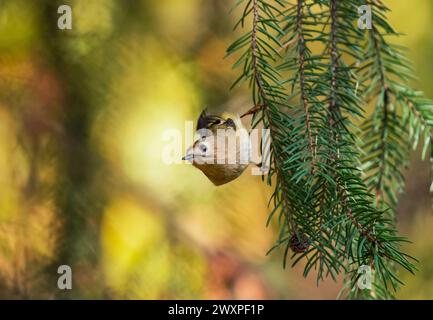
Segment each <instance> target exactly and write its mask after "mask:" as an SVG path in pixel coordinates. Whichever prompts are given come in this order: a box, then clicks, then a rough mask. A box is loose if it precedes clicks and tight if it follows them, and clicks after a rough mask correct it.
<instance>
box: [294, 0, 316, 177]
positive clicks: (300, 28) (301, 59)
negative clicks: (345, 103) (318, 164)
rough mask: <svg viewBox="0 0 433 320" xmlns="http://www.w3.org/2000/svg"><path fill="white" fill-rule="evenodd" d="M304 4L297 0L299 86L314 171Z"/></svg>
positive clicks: (301, 0) (302, 0)
mask: <svg viewBox="0 0 433 320" xmlns="http://www.w3.org/2000/svg"><path fill="white" fill-rule="evenodd" d="M303 5H304V0H298V2H297V11H296V12H297V13H296V32H297V34H298V45H299V87H300V91H301V100H302V105H303V107H304V112H305V123H306V131H307V135H308V145H309V148H310V152H311V157H312V163H311V164H312V171H314V167H315V149H314V142H313V134H312V129H311V119H310V112H309V101H308V96H307V92H306V89H305V87H306V85H305V51H306V46H305V38H304V34H303V24H302V22H303Z"/></svg>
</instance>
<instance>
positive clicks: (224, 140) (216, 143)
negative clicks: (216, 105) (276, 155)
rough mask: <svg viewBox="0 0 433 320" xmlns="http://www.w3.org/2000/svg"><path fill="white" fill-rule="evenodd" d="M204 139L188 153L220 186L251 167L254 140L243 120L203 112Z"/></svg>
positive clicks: (199, 125)
mask: <svg viewBox="0 0 433 320" xmlns="http://www.w3.org/2000/svg"><path fill="white" fill-rule="evenodd" d="M197 131H198V133H199V134H200V138H199V139H198V140H197V141H195V142H194V144H193V146H192V147H190V148H189V149H188V150H187V153H186V155H185V156H184V157H183V158H182V159H183V160H187V161H190V162H191V163H192V164H193V165H194V167H196V168H198V169H200V170H201V171H202V172H203V173H204V174H205V175H206V176H207V177H208V178H209V180H210V181H211V182H212V183H213V184H214V185H216V186H219V185H223V184H225V183H228V182H230V181H232V180H234V179H236V178H237V177H239V176H240V175H241V174H242V172H244V170H245V169H246V168H247V167H248V164H249V153H250V140H249V136H248V132H247V130H246V129H245V128H244V126H243V125H242V122H241V120H240V118H239V117H233V118H230V117H220V116H215V115H209V114H208V112H207V110H206V109H205V110H203V111H202V113H201V114H200V116H199V118H198V120H197Z"/></svg>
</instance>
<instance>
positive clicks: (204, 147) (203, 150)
mask: <svg viewBox="0 0 433 320" xmlns="http://www.w3.org/2000/svg"><path fill="white" fill-rule="evenodd" d="M200 150H201V151H202V152H206V151H207V147H206V145H204V144H202V145H200Z"/></svg>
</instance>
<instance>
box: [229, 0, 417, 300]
mask: <svg viewBox="0 0 433 320" xmlns="http://www.w3.org/2000/svg"><path fill="white" fill-rule="evenodd" d="M245 2H246V6H245V8H244V11H243V14H242V16H241V18H240V20H239V21H238V23H237V24H236V26H239V25H240V26H242V27H245V21H246V20H247V18H248V17H251V20H252V23H251V28H250V31H247V32H246V33H245V34H244V35H242V36H241V37H240V38H239V39H237V40H236V41H235V42H233V44H232V45H231V46H230V47H229V48H228V54H234V53H238V54H239V56H240V57H239V58H238V60H237V61H236V63H235V64H234V67H241V66H242V72H241V75H240V77H239V78H238V80H237V81H236V82H235V85H236V84H237V83H239V81H242V80H244V81H245V80H246V81H248V82H249V84H250V87H251V90H252V100H253V107H252V108H251V109H250V110H248V111H247V112H246V113H245V114H252V115H253V119H252V126H253V127H254V126H256V125H257V124H258V123H259V122H262V123H263V125H264V127H265V128H269V129H270V133H271V151H270V153H271V154H270V158H271V160H272V162H271V163H272V164H271V170H270V174H269V176H268V180H267V181H268V183H269V184H271V182H272V181H273V179H272V178H273V177H274V178H275V189H274V193H273V195H272V197H271V201H272V202H273V205H274V208H273V210H272V212H271V213H270V215H269V221H270V220H271V219H272V218H273V217H274V216H275V214H276V213H277V212H279V219H278V220H279V222H280V234H279V237H278V240H277V242H276V244H275V246H274V247H273V248H271V250H270V251H272V250H273V249H275V248H278V247H281V246H284V265H285V264H286V260H287V256H288V251H289V250H290V249H291V250H292V251H293V255H292V259H293V263H292V266H293V265H296V264H297V263H299V262H300V261H304V262H305V267H304V276H307V275H308V274H309V273H310V272H311V271H312V270H316V272H317V281H319V280H322V279H324V278H326V277H328V276H331V277H332V278H334V279H336V276H337V275H338V274H339V273H341V272H343V273H344V274H346V276H347V278H348V282H347V284H348V291H349V292H348V293H347V296H348V297H360V296H363V297H366V298H369V297H370V298H371V297H375V298H386V297H388V296H390V295H391V293H390V287H391V288H393V289H394V290H395V289H396V288H397V285H398V284H399V283H401V281H400V279H399V278H398V276H397V275H396V274H395V272H394V271H393V269H392V268H391V267H390V266H391V265H392V264H396V265H400V266H401V267H403V268H404V269H407V270H408V271H410V272H413V270H414V266H413V264H412V263H411V261H410V260H411V259H412V258H411V257H409V256H408V255H406V254H405V253H404V252H402V251H401V249H400V244H401V243H402V242H404V241H405V239H404V238H401V237H398V236H396V230H395V226H394V221H393V219H389V216H388V215H387V214H384V210H383V209H382V208H381V207H378V206H377V205H376V203H375V197H374V196H373V194H372V192H371V190H370V189H369V185H368V184H366V183H365V182H364V181H363V179H362V177H361V176H362V171H361V169H360V165H359V164H360V163H359V160H358V159H359V158H360V155H359V153H358V147H357V144H358V138H357V134H358V132H359V128H357V127H356V126H355V124H354V121H353V120H354V119H355V118H357V117H362V116H363V115H364V111H363V109H362V104H363V99H362V98H363V97H362V96H360V94H359V91H358V85H359V80H358V79H357V78H356V71H357V70H356V69H357V67H356V65H355V64H354V63H353V59H356V60H361V59H362V54H363V49H362V47H361V43H362V41H361V40H362V37H363V34H362V32H361V31H360V30H358V29H356V28H355V27H354V21H356V19H357V11H356V9H357V5H358V2H357V1H355V0H347V1H344V2H343V1H337V0H314V1H308V2H306V1H304V0H297V1H296V2H295V3H294V4H293V3H286V2H282V1H278V0H275V1H271V0H249V1H245ZM316 45H321V46H323V47H324V48H325V50H324V51H323V52H321V53H313V52H312V50H311V48H313V47H314V46H316ZM376 66H377V64H376ZM364 69H365V70H366V69H368V67H364ZM379 69H381V70H382V69H383V70H386V67H385V66H384V67H382V68H379ZM375 72H376V70H375ZM380 72H382V71H380V70H379V73H378V74H379V75H380ZM384 79H385V78H384ZM375 90H377V89H376V88H372V89H370V91H371V92H375ZM363 92H364V91H363ZM365 92H368V90H365ZM386 116H387V117H386V121H387V126H388V123H389V122H390V120H389V119H392V117H389V116H388V111H386ZM381 119H382V118H381ZM385 138H387V136H383V137H382V140H381V141H385ZM382 147H384V145H383V144H382ZM385 147H387V148H388V145H386V146H385ZM385 159H388V156H387V157H386V158H385ZM379 171H380V170H379ZM385 174H386V171H383V175H384V176H385ZM382 179H383V178H382ZM388 182H389V179H384V180H383V184H384V185H385V184H386V183H388ZM380 185H382V182H381V183H380ZM303 242H304V243H303ZM363 265H369V266H371V267H372V269H373V270H374V273H375V290H374V292H373V293H371V292H367V293H365V292H362V293H360V292H359V291H360V290H359V289H358V288H357V286H356V282H357V280H358V278H359V274H358V272H357V271H358V270H359V268H360V267H361V266H363ZM367 291H368V290H367Z"/></svg>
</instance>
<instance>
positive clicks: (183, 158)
mask: <svg viewBox="0 0 433 320" xmlns="http://www.w3.org/2000/svg"><path fill="white" fill-rule="evenodd" d="M193 158H194V155H193V154H192V153H188V154H186V155H185V156H183V157H182V160H187V161H192V159H193Z"/></svg>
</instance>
